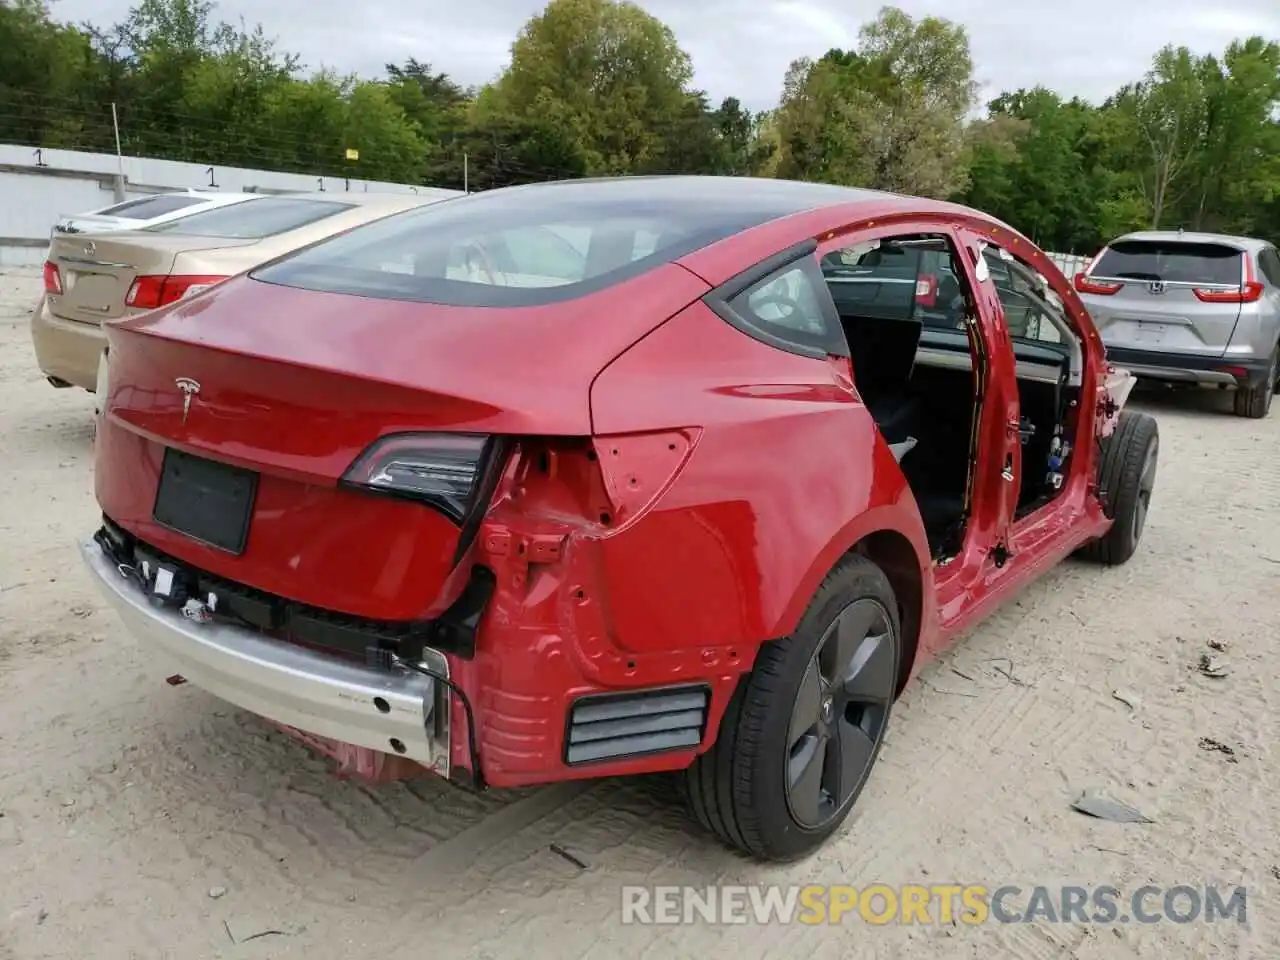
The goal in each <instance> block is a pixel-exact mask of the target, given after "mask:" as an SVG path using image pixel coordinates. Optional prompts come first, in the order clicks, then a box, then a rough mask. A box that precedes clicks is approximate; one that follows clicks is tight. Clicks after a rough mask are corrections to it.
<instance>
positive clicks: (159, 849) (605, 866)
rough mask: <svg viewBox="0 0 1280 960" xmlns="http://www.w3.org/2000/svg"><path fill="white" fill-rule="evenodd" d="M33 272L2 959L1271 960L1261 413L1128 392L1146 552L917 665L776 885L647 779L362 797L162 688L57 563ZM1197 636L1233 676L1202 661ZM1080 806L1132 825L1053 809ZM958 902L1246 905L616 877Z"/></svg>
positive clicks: (83, 406)
mask: <svg viewBox="0 0 1280 960" xmlns="http://www.w3.org/2000/svg"><path fill="white" fill-rule="evenodd" d="M38 283H39V281H38V277H35V276H34V275H31V274H22V275H8V276H0V482H2V483H3V491H4V495H3V497H0V544H3V545H4V549H3V550H0V863H2V864H3V870H0V957H6V956H7V957H16V958H23V960H26V958H36V957H50V958H55V957H56V958H66V957H93V958H116V957H120V958H130V957H139V958H143V957H145V958H152V957H174V958H182V960H191V958H200V957H237V958H239V957H249V958H255V957H307V958H329V957H335V958H336V957H353V956H378V957H421V956H424V955H432V956H440V957H556V958H568V957H598V958H602V960H603V958H614V957H620V956H626V957H631V956H646V957H655V958H656V957H694V956H697V957H710V956H716V957H719V956H728V957H733V958H734V960H749V958H755V957H792V956H794V957H805V958H808V957H813V958H833V960H834V958H837V957H839V958H848V957H885V958H888V957H899V956H905V955H910V956H911V957H912V958H913V960H915V958H924V960H928V958H939V960H955V958H964V957H988V956H1001V957H1011V958H1015V960H1021V958H1026V960H1041V958H1044V960H1048V958H1055V957H1070V958H1103V957H1105V958H1124V957H1143V958H1148V957H1149V958H1160V960H1165V958H1174V957H1232V958H1241V957H1252V958H1259V960H1263V958H1274V957H1276V956H1280V926H1278V925H1277V921H1276V919H1275V916H1274V909H1273V907H1272V904H1274V903H1275V902H1276V899H1275V898H1276V894H1277V892H1278V890H1280V840H1278V839H1277V833H1276V828H1277V820H1276V815H1275V810H1276V807H1275V799H1274V798H1275V797H1276V796H1277V795H1280V763H1276V762H1274V757H1273V756H1272V751H1273V744H1274V743H1275V742H1276V740H1277V734H1278V733H1280V730H1278V729H1277V719H1276V712H1275V706H1276V690H1277V686H1276V673H1277V662H1278V660H1277V653H1278V652H1280V416H1273V417H1272V418H1271V419H1270V420H1267V421H1263V422H1256V421H1246V420H1240V419H1236V418H1234V417H1231V416H1226V415H1224V414H1223V411H1225V410H1226V409H1227V408H1226V404H1225V400H1226V397H1224V396H1221V395H1217V394H1203V395H1193V396H1180V397H1171V396H1156V397H1147V398H1145V399H1140V400H1139V401H1138V403H1140V404H1141V405H1142V406H1144V407H1145V408H1146V409H1149V410H1151V411H1153V412H1154V413H1155V414H1156V415H1157V416H1158V417H1159V420H1160V426H1161V431H1162V450H1161V472H1160V475H1159V479H1158V482H1157V487H1156V499H1155V503H1154V506H1153V509H1152V512H1151V516H1150V520H1149V524H1148V528H1147V533H1146V539H1145V541H1144V543H1143V545H1142V547H1141V549H1140V551H1139V553H1138V555H1137V556H1136V557H1135V558H1134V559H1133V561H1131V562H1130V563H1129V564H1128V565H1127V566H1125V567H1122V568H1119V569H1115V570H1107V569H1100V568H1096V567H1093V566H1088V565H1084V564H1079V563H1068V564H1066V565H1064V566H1062V567H1061V568H1059V569H1057V570H1055V571H1054V572H1052V573H1051V574H1050V575H1049V576H1048V577H1047V578H1045V579H1044V580H1043V581H1042V582H1041V583H1039V584H1037V585H1035V586H1034V587H1032V588H1031V589H1029V590H1028V591H1027V592H1026V593H1025V594H1023V595H1022V596H1021V597H1020V598H1019V599H1018V600H1017V601H1016V602H1015V603H1012V604H1010V605H1009V607H1008V608H1007V609H1005V610H1004V611H1002V612H1000V613H999V614H998V615H996V616H995V617H993V618H991V619H990V620H989V621H988V622H986V623H985V624H984V625H983V626H982V627H981V628H979V629H978V630H976V631H975V632H974V633H973V634H972V635H971V636H970V637H968V638H967V639H965V640H964V641H962V642H961V643H960V644H959V646H958V647H957V648H956V649H955V650H954V651H953V652H952V653H951V654H949V655H948V656H947V657H945V658H944V659H943V660H942V661H941V662H939V663H937V664H934V665H933V666H931V667H929V668H928V669H927V670H925V671H924V673H923V674H922V676H921V677H920V678H919V679H918V680H917V681H916V682H914V683H913V684H912V685H911V687H910V688H909V689H908V691H907V693H906V695H905V696H904V698H903V700H902V701H901V703H900V706H899V710H898V712H897V713H896V715H895V719H894V722H893V725H892V729H891V732H890V739H889V742H888V744H887V746H886V749H885V752H884V753H883V755H882V759H881V761H880V764H879V767H878V768H877V770H876V773H875V776H874V777H873V779H872V782H871V784H870V786H869V788H868V790H867V792H866V793H865V794H864V797H863V800H862V802H861V804H860V805H859V809H858V816H857V818H856V821H855V822H853V823H852V824H851V825H850V826H849V827H848V828H847V829H846V830H845V832H844V833H843V834H842V836H840V837H839V838H838V839H837V840H836V841H835V842H833V843H831V844H830V845H829V846H828V847H827V848H826V849H824V850H823V851H822V852H821V853H820V854H819V855H817V856H816V857H814V858H812V859H810V860H808V861H806V862H803V863H799V864H795V865H791V866H788V867H784V868H764V867H760V866H757V865H755V864H751V863H748V862H746V861H744V860H742V859H740V858H738V857H736V856H735V855H733V854H731V853H729V852H727V851H725V850H722V849H721V848H720V847H718V846H716V845H715V844H714V843H713V842H712V841H711V840H709V839H708V838H707V837H706V836H704V835H703V834H702V833H701V832H700V831H699V830H698V829H697V828H695V827H693V826H692V825H691V824H690V823H689V821H688V820H687V819H686V818H685V816H684V814H683V813H682V811H681V810H680V808H679V807H678V806H677V805H676V804H675V803H674V802H673V801H672V799H671V798H670V797H669V796H668V795H667V794H666V793H665V787H664V786H663V782H662V781H653V782H605V783H601V784H597V785H594V786H590V787H571V788H552V789H550V790H545V791H531V792H529V793H526V794H521V795H511V794H494V795H489V796H485V797H475V796H472V795H469V794H467V793H465V792H462V791H460V790H457V789H454V788H452V787H450V786H448V785H444V784H440V783H434V782H431V781H424V782H421V783H416V784H414V785H411V786H405V785H393V786H388V787H376V788H369V787H365V786H362V785H359V784H356V783H351V782H342V781H338V780H336V779H333V778H332V777H330V776H329V775H328V773H327V768H326V766H325V764H324V763H322V762H321V761H319V760H317V759H315V758H313V757H311V756H310V755H309V754H308V753H307V752H306V750H304V749H303V748H301V747H299V746H297V745H296V744H294V743H293V742H291V741H290V740H288V739H287V738H285V737H283V736H281V735H279V734H277V733H275V732H273V731H272V730H271V729H269V728H268V727H267V726H266V725H264V724H263V723H260V722H259V721H257V720H256V719H255V718H253V717H251V716H248V715H246V714H244V713H241V712H239V711H237V710H234V709H232V708H229V707H227V706H226V705H224V704H221V703H219V702H218V701H216V700H214V699H213V698H211V697H209V696H207V695H205V694H203V693H201V692H200V691H198V690H195V689H192V688H191V687H189V686H187V687H180V688H171V687H167V686H165V685H163V684H162V683H158V682H157V681H156V680H154V679H153V678H152V676H151V674H150V671H149V670H148V664H146V663H145V660H144V657H143V656H142V655H141V654H140V653H139V651H138V650H137V648H136V647H135V646H134V644H133V642H132V641H131V640H130V638H129V637H128V636H126V635H125V633H124V631H123V629H122V628H121V626H120V624H119V622H118V620H117V619H116V618H115V616H114V614H112V613H111V612H109V611H108V610H107V609H106V608H105V607H104V605H103V603H102V602H100V601H99V599H98V597H97V595H96V593H95V592H94V590H93V589H92V587H91V585H90V583H89V581H88V578H87V576H86V575H85V574H84V573H83V572H82V570H81V569H80V566H79V561H78V558H77V557H76V555H75V551H74V541H75V539H76V538H79V537H82V536H85V535H87V534H88V533H89V532H91V530H92V529H93V526H94V522H95V519H96V512H95V509H94V503H93V498H92V493H91V486H90V481H91V477H90V472H91V469H92V465H91V456H90V452H91V434H90V421H91V414H92V401H91V398H90V397H89V396H87V395H86V394H83V393H79V392H76V391H73V390H63V391H56V390H53V389H52V388H50V387H49V386H48V385H46V384H45V383H44V381H43V379H42V378H41V376H40V374H39V372H38V371H37V369H36V367H35V364H34V358H33V357H32V353H31V347H30V341H29V336H28V330H27V325H26V311H27V310H28V309H29V307H30V304H31V302H32V301H33V300H34V298H35V295H36V291H37V289H38ZM1210 641H1212V642H1215V643H1220V644H1223V645H1225V647H1226V650H1225V652H1222V653H1219V654H1218V655H1219V656H1221V657H1222V658H1224V659H1225V660H1226V661H1227V663H1229V665H1230V666H1231V668H1232V672H1231V673H1230V675H1229V676H1227V677H1225V678H1220V679H1211V678H1208V677H1204V676H1201V675H1200V674H1199V673H1198V672H1197V670H1196V664H1197V662H1198V661H1199V658H1200V656H1201V654H1202V653H1206V652H1212V651H1210V648H1209V643H1210ZM1117 690H1122V691H1125V692H1126V696H1129V697H1130V699H1134V698H1136V699H1134V702H1135V704H1136V706H1135V707H1129V706H1126V705H1125V704H1124V703H1121V702H1120V701H1119V700H1117V699H1116V698H1115V696H1114V695H1113V694H1114V692H1115V691H1117ZM1202 738H1209V740H1210V741H1213V742H1216V743H1218V744H1221V745H1223V746H1224V747H1226V748H1227V749H1229V750H1230V751H1232V752H1233V755H1229V754H1228V753H1226V752H1223V751H1222V750H1220V749H1210V747H1211V746H1212V744H1211V743H1206V742H1205V741H1204V740H1203V739H1202ZM1088 787H1101V788H1105V789H1106V790H1108V791H1109V792H1111V793H1112V794H1113V795H1114V796H1116V797H1118V798H1120V799H1122V800H1125V801H1127V802H1129V803H1131V804H1133V805H1135V806H1137V807H1139V808H1140V809H1141V810H1142V811H1143V812H1144V813H1145V814H1147V815H1148V816H1149V817H1150V818H1152V820H1153V821H1154V822H1152V823H1147V824H1115V823H1108V822H1103V821H1099V820H1093V819H1090V818H1087V817H1084V816H1081V815H1080V814H1078V813H1075V812H1073V811H1072V810H1071V809H1070V804H1071V801H1072V800H1073V799H1075V797H1076V796H1078V795H1079V793H1080V791H1081V790H1083V789H1085V788H1088ZM552 844H558V845H561V846H563V847H566V848H568V849H570V850H571V851H573V852H574V854H575V855H576V856H577V857H579V858H580V859H581V861H582V863H584V864H585V865H586V866H585V868H584V867H582V866H579V865H577V864H575V863H573V862H571V861H570V860H569V859H567V858H565V857H563V856H561V855H558V854H557V853H555V852H554V851H553V850H552V849H551V846H552ZM946 881H954V882H961V883H981V884H985V885H987V886H988V887H990V888H994V887H997V886H1000V885H1002V884H1006V883H1010V884H1017V885H1020V886H1022V887H1024V888H1027V887H1030V886H1033V885H1035V884H1045V885H1053V884H1062V883H1074V884H1081V885H1096V884H1109V885H1112V886H1115V887H1117V888H1119V889H1120V890H1122V891H1125V893H1126V895H1127V894H1128V893H1129V892H1132V891H1133V890H1135V889H1137V888H1138V887H1140V886H1142V885H1144V884H1147V883H1153V884H1158V885H1162V886H1165V887H1168V886H1173V885H1176V884H1188V885H1191V886H1200V887H1201V888H1203V885H1205V884H1209V883H1221V884H1228V885H1232V886H1234V885H1236V884H1244V885H1246V886H1247V887H1248V898H1249V906H1248V922H1247V923H1246V924H1245V925H1239V924H1237V923H1235V922H1218V923H1214V924H1209V923H1203V922H1196V923H1189V924H1174V923H1170V922H1162V923H1157V924H1151V925H1147V924H1127V925H1124V924H1112V925H1109V926H1100V925H1097V924H1092V925H1085V924H1077V923H1059V924H1053V923H1047V922H1043V921H1038V922H1036V923H1029V924H998V923H994V922H989V923H987V924H984V925H981V926H978V927H965V926H963V925H960V926H956V925H951V924H936V925H931V926H920V925H917V926H901V925H890V926H885V927H871V926H868V925H866V924H865V923H863V922H862V921H861V920H859V919H857V918H856V917H854V918H850V919H848V920H846V922H845V923H844V924H842V925H818V926H812V927H799V926H781V925H771V926H757V925H754V924H753V925H748V926H726V925H720V926H715V925H709V924H706V923H696V924H692V925H678V926H643V925H624V924H623V923H622V922H621V919H620V918H621V893H620V888H621V887H622V885H624V884H691V885H695V886H702V885H706V884H710V883H749V884H756V883H783V884H791V883H839V884H853V885H855V886H858V887H864V886H866V885H868V884H870V883H873V882H885V883H889V884H897V883H925V884H929V883H940V882H946ZM254 934H264V935H262V936H257V937H254V936H253V935H254Z"/></svg>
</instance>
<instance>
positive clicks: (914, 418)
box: [841, 317, 922, 443]
mask: <svg viewBox="0 0 1280 960" xmlns="http://www.w3.org/2000/svg"><path fill="white" fill-rule="evenodd" d="M841 322H842V323H843V325H844V331H845V337H846V338H847V339H848V342H849V350H850V352H851V353H852V355H853V382H854V385H855V386H856V387H857V389H858V395H859V396H860V397H862V402H863V403H865V404H866V405H867V410H868V411H869V412H870V413H871V418H872V419H873V420H875V422H876V426H877V427H879V428H880V432H881V433H882V434H883V435H884V438H885V440H886V441H887V442H889V443H900V442H902V441H903V440H906V439H907V438H908V437H910V436H915V435H916V434H915V433H914V432H913V431H914V429H915V425H916V423H918V416H919V410H920V404H919V401H918V400H917V399H916V398H915V397H913V396H912V395H911V394H910V392H909V387H910V383H911V371H912V369H913V368H914V367H915V362H916V350H917V349H919V346H920V334H921V331H922V327H921V325H920V323H919V321H916V320H884V319H878V318H876V319H873V318H870V317H842V318H841Z"/></svg>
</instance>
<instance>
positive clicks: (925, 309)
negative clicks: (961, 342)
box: [822, 236, 970, 330]
mask: <svg viewBox="0 0 1280 960" xmlns="http://www.w3.org/2000/svg"><path fill="white" fill-rule="evenodd" d="M822 275H823V278H824V279H825V280H826V282H827V288H828V289H829V290H830V291H831V299H832V300H834V301H835V304H836V309H837V310H838V311H839V313H840V316H841V317H843V318H847V319H851V320H858V319H868V320H915V321H918V322H919V323H921V324H922V325H923V326H924V327H926V328H932V329H943V330H962V329H964V326H965V318H966V317H967V316H969V313H970V309H969V301H968V298H967V297H966V295H965V286H964V283H963V282H962V281H961V279H960V278H961V277H962V276H963V271H962V270H960V269H958V268H957V267H956V264H955V261H954V260H953V259H952V253H951V245H950V243H949V242H948V241H947V240H946V238H945V237H935V236H910V237H893V238H887V239H883V240H868V241H864V242H862V243H859V244H854V245H853V246H850V247H846V248H844V249H841V250H834V251H832V252H831V253H828V254H827V255H826V256H824V257H823V258H822Z"/></svg>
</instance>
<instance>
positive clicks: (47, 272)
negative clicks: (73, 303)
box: [44, 260, 62, 297]
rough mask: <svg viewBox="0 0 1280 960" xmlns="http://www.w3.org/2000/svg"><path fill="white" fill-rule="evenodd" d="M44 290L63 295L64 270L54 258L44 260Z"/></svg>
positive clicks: (56, 295)
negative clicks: (59, 267) (60, 268)
mask: <svg viewBox="0 0 1280 960" xmlns="http://www.w3.org/2000/svg"><path fill="white" fill-rule="evenodd" d="M44 292H45V293H52V294H53V295H54V296H55V297H60V296H62V271H61V270H59V269H58V265H57V264H56V263H54V262H53V261H52V260H46V261H45V262H44Z"/></svg>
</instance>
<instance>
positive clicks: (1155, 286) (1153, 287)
mask: <svg viewBox="0 0 1280 960" xmlns="http://www.w3.org/2000/svg"><path fill="white" fill-rule="evenodd" d="M1165 289H1166V287H1165V284H1164V281H1163V280H1152V281H1151V282H1150V283H1148V284H1147V290H1148V291H1149V292H1150V293H1157V294H1159V293H1164V291H1165Z"/></svg>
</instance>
